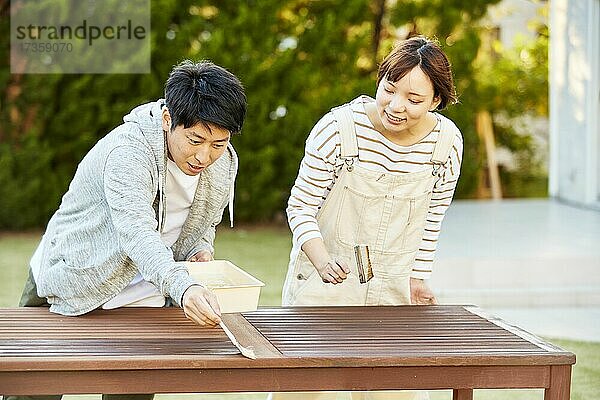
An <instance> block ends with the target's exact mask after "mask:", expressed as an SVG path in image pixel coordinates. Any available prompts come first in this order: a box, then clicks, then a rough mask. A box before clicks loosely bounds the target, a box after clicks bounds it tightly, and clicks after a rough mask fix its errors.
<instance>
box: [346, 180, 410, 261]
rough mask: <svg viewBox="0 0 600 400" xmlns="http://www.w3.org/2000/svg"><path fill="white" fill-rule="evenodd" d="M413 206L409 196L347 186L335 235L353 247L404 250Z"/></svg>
mask: <svg viewBox="0 0 600 400" xmlns="http://www.w3.org/2000/svg"><path fill="white" fill-rule="evenodd" d="M410 206H411V199H410V198H402V197H398V196H394V195H393V194H378V195H368V194H365V193H361V192H359V191H358V190H356V189H354V188H351V187H348V186H345V187H344V188H343V192H342V195H341V201H340V207H339V210H338V214H337V221H336V238H337V240H338V242H340V243H341V244H343V245H346V246H349V247H350V248H353V247H354V246H355V245H357V244H365V245H368V246H369V248H371V249H372V250H374V251H377V252H381V253H397V252H401V251H402V250H403V246H404V235H405V232H406V226H407V225H408V223H409V220H410V213H411V207H410Z"/></svg>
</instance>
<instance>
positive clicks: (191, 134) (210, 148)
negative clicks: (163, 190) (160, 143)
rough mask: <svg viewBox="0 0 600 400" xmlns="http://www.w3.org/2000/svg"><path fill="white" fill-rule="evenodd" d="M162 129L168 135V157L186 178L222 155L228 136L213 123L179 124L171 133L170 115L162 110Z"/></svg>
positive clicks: (227, 133)
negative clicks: (184, 125)
mask: <svg viewBox="0 0 600 400" xmlns="http://www.w3.org/2000/svg"><path fill="white" fill-rule="evenodd" d="M162 125H163V129H164V130H165V131H166V132H167V150H168V154H169V158H170V159H171V160H172V161H173V162H175V164H177V166H178V167H179V169H180V170H181V171H183V173H184V174H186V175H192V176H193V175H198V174H199V173H200V172H202V171H203V170H204V169H205V168H206V167H208V166H209V165H211V164H212V163H214V162H215V161H217V159H218V158H219V157H221V156H222V155H223V153H224V152H225V149H226V148H227V144H228V143H229V138H230V136H231V135H230V134H229V131H228V130H227V129H224V128H222V127H220V126H216V125H213V124H202V123H198V124H196V125H194V126H190V127H189V128H184V127H183V125H178V126H176V127H175V129H173V130H171V116H170V115H169V111H168V110H166V109H165V110H164V111H163V120H162Z"/></svg>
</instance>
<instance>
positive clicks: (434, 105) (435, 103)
mask: <svg viewBox="0 0 600 400" xmlns="http://www.w3.org/2000/svg"><path fill="white" fill-rule="evenodd" d="M441 102H442V100H441V99H440V96H435V97H434V98H433V101H432V102H431V107H429V111H435V110H436V109H437V108H438V106H439V105H440V103H441Z"/></svg>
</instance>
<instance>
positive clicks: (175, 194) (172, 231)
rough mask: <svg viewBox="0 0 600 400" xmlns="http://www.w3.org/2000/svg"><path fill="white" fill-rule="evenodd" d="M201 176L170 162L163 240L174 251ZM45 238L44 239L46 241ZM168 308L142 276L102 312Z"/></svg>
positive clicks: (34, 264) (34, 262)
mask: <svg viewBox="0 0 600 400" xmlns="http://www.w3.org/2000/svg"><path fill="white" fill-rule="evenodd" d="M198 179H199V175H196V176H190V175H186V174H184V173H183V172H182V171H181V170H180V169H179V167H178V166H177V164H175V163H174V162H173V161H171V160H167V183H166V188H165V197H166V206H167V210H166V211H167V216H166V219H165V224H164V227H163V231H162V233H161V239H162V241H163V243H164V244H165V245H166V246H168V247H171V246H172V245H173V244H174V243H175V242H176V241H177V238H179V234H180V233H181V228H182V227H183V224H184V223H185V220H186V219H187V216H188V214H189V212H190V206H191V205H192V202H193V201H194V195H195V194H196V187H197V186H198ZM43 240H44V238H42V241H43ZM42 247H43V246H42V245H41V244H40V245H39V246H38V248H37V250H36V251H35V253H34V255H33V257H32V258H31V263H30V265H31V270H32V273H33V277H34V280H37V277H38V275H39V271H40V267H41V263H42V260H41V248H42ZM164 305H165V297H164V296H163V295H162V293H160V291H159V290H158V288H157V287H156V286H154V285H153V284H152V283H150V282H148V281H145V280H144V278H143V277H142V275H141V274H140V273H139V272H138V273H137V275H136V276H135V277H134V278H133V279H132V280H131V282H130V283H129V285H128V286H127V287H126V288H125V289H123V290H122V291H121V292H120V293H119V294H117V295H116V296H115V297H113V298H112V299H110V300H109V301H107V302H106V303H104V305H103V306H102V308H104V309H113V308H117V307H136V306H137V307H162V306H164Z"/></svg>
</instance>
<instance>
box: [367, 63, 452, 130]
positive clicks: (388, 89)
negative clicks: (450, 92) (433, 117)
mask: <svg viewBox="0 0 600 400" xmlns="http://www.w3.org/2000/svg"><path fill="white" fill-rule="evenodd" d="M439 102H440V101H439V99H438V98H437V97H434V89H433V84H432V83H431V80H430V79H429V77H428V76H427V75H425V73H424V72H423V70H421V68H420V67H419V66H416V67H414V68H413V69H412V70H410V71H409V72H408V73H407V74H406V75H404V76H403V77H402V78H401V79H400V80H398V81H397V82H389V81H388V80H387V79H386V78H383V79H382V80H381V82H379V86H378V87H377V94H376V95H375V103H376V105H377V114H378V115H379V118H380V119H381V122H382V124H383V127H384V128H385V129H386V130H387V131H388V132H389V133H392V134H404V133H407V134H418V133H420V128H425V127H426V126H427V125H428V122H427V118H426V116H427V113H428V112H429V111H433V110H434V109H435V108H436V107H437V105H438V104H439Z"/></svg>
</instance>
